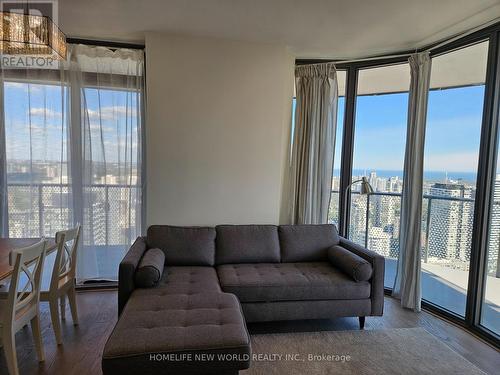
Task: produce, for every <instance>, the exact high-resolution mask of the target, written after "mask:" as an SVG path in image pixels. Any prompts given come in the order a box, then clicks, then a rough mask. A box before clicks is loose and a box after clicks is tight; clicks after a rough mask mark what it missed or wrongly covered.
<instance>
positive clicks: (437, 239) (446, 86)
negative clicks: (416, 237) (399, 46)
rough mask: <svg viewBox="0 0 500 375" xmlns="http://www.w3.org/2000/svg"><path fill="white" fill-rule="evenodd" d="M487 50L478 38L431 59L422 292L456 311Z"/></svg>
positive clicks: (462, 300) (467, 248) (460, 307)
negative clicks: (468, 44) (475, 41)
mask: <svg viewBox="0 0 500 375" xmlns="http://www.w3.org/2000/svg"><path fill="white" fill-rule="evenodd" d="M487 55H488V42H483V43H479V44H475V45H472V46H467V47H465V48H461V49H459V50H456V51H453V52H450V53H446V54H443V55H440V56H436V57H434V58H433V59H432V71H431V83H430V86H431V90H430V92H429V99H428V111H427V126H426V141H425V153H424V155H425V156H424V186H423V188H424V197H423V207H422V212H423V214H422V238H423V248H422V297H423V299H424V300H426V301H428V302H431V303H432V304H435V305H437V306H439V307H441V308H444V309H446V310H448V311H451V312H452V313H454V314H458V315H460V316H465V310H466V300H467V285H468V281H469V266H470V259H471V240H472V233H473V232H472V229H473V227H472V226H473V216H474V202H475V197H476V177H477V167H478V157H479V144H480V136H481V124H482V118H483V103H484V84H485V78H486V61H487ZM498 296H499V297H500V293H499V295H498ZM492 297H493V296H492Z"/></svg>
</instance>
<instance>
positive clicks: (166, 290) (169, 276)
mask: <svg viewBox="0 0 500 375" xmlns="http://www.w3.org/2000/svg"><path fill="white" fill-rule="evenodd" d="M165 268H166V269H165V271H163V275H162V278H161V280H160V282H159V283H158V284H157V285H156V286H155V287H153V288H136V289H135V290H134V291H133V292H132V295H140V296H144V295H148V296H154V295H158V296H166V295H172V294H187V295H191V294H197V293H205V292H220V291H221V289H220V286H219V279H218V278H217V273H216V272H215V269H214V268H213V267H189V266H186V267H168V266H167V267H165ZM167 270H168V272H167Z"/></svg>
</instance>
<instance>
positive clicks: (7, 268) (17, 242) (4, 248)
mask: <svg viewBox="0 0 500 375" xmlns="http://www.w3.org/2000/svg"><path fill="white" fill-rule="evenodd" d="M40 240H41V239H40V238H2V237H0V283H2V280H5V279H8V278H9V277H10V276H11V275H12V271H13V270H14V265H13V264H11V261H10V253H11V251H12V250H15V249H20V248H23V247H27V246H31V245H34V244H36V243H37V242H39V241H40ZM46 240H47V249H46V254H50V253H51V252H53V251H54V250H56V249H57V245H56V242H55V240H54V239H53V238H46Z"/></svg>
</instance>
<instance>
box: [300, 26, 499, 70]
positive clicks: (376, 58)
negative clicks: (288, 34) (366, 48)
mask: <svg viewBox="0 0 500 375" xmlns="http://www.w3.org/2000/svg"><path fill="white" fill-rule="evenodd" d="M499 21H500V17H497V18H495V19H493V20H491V21H488V22H485V23H483V24H481V25H479V26H476V27H474V28H472V29H470V30H467V31H464V32H462V33H460V34H457V35H455V36H453V37H451V38H449V39H446V40H443V41H442V42H440V43H438V44H435V45H433V46H431V47H427V48H425V49H422V50H419V49H418V48H415V51H414V52H405V53H399V54H395V55H384V56H375V57H362V58H359V59H352V60H335V61H327V62H321V63H313V64H304V65H312V66H314V65H322V64H328V63H331V64H350V63H356V62H363V61H375V60H385V59H395V58H398V57H407V56H410V55H411V54H412V53H416V52H431V51H432V50H435V49H437V48H440V47H443V46H445V45H447V44H448V43H452V42H454V41H456V40H458V39H460V38H463V37H466V36H467V35H470V34H472V33H475V32H476V31H479V30H482V29H484V28H486V27H488V26H491V25H494V24H496V23H498V22H499Z"/></svg>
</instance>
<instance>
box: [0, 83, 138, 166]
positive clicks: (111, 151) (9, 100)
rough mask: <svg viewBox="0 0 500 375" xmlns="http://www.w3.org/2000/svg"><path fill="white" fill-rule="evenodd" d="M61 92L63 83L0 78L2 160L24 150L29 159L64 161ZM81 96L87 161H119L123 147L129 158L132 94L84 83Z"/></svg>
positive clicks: (132, 134) (133, 125) (20, 154)
mask: <svg viewBox="0 0 500 375" xmlns="http://www.w3.org/2000/svg"><path fill="white" fill-rule="evenodd" d="M65 94H66V88H65V87H64V86H58V85H43V84H30V85H28V84H26V83H18V82H6V83H5V88H4V102H5V107H4V108H5V109H4V110H5V130H6V131H5V133H6V141H7V142H6V144H7V159H8V160H12V159H15V160H29V157H30V153H31V155H32V158H33V159H34V160H42V161H60V160H63V161H65V160H66V155H67V137H68V134H67V126H66V124H67V114H66V113H65V111H64V108H66V106H67V103H66V102H65V101H64V100H67V98H66V95H65ZM85 100H86V108H87V112H86V113H87V114H88V116H87V118H88V120H89V122H88V129H90V132H89V138H90V139H91V141H92V144H93V148H92V158H93V160H97V161H102V160H104V157H105V158H106V161H110V162H116V161H118V160H120V161H122V160H123V159H124V158H125V156H126V153H125V152H126V151H127V156H128V158H130V152H131V147H132V155H133V156H135V154H136V151H135V148H136V146H137V136H136V135H137V134H136V133H137V121H136V116H135V115H136V106H135V104H136V103H135V100H136V94H134V93H130V92H127V91H125V90H120V91H118V90H102V89H101V90H97V89H92V88H86V89H85ZM30 129H31V131H30ZM101 130H102V133H101ZM101 135H102V136H101ZM30 146H31V147H30ZM102 146H104V147H102ZM103 149H104V154H103V152H102V150H103Z"/></svg>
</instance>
